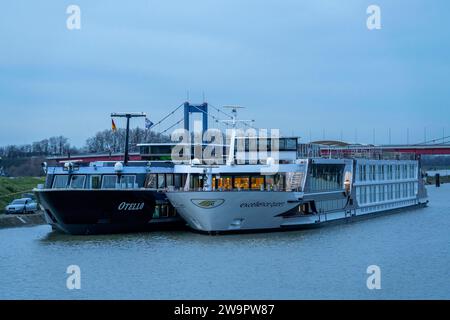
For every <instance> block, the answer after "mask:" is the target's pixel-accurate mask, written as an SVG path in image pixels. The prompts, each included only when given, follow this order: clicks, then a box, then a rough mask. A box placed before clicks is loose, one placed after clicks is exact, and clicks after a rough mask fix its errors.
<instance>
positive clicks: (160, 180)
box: [158, 173, 166, 189]
mask: <svg viewBox="0 0 450 320" xmlns="http://www.w3.org/2000/svg"><path fill="white" fill-rule="evenodd" d="M165 187H166V179H165V177H164V174H163V173H161V174H158V189H164V188H165Z"/></svg>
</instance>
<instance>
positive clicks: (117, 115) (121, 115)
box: [111, 112, 146, 166]
mask: <svg viewBox="0 0 450 320" xmlns="http://www.w3.org/2000/svg"><path fill="white" fill-rule="evenodd" d="M138 117H146V114H145V113H144V112H114V113H111V118H126V119H127V129H126V131H125V153H124V155H123V165H124V166H126V165H127V163H128V154H129V152H128V147H129V146H128V144H129V143H128V141H129V137H130V119H131V118H138Z"/></svg>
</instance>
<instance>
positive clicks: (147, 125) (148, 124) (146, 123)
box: [145, 118, 153, 130]
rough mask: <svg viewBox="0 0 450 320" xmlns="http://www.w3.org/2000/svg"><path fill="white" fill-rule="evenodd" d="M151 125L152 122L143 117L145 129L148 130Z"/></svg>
mask: <svg viewBox="0 0 450 320" xmlns="http://www.w3.org/2000/svg"><path fill="white" fill-rule="evenodd" d="M152 126H153V122H151V121H150V120H149V119H147V118H145V129H146V130H149V129H150V128H151V127H152Z"/></svg>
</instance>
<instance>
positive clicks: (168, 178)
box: [166, 173, 174, 187]
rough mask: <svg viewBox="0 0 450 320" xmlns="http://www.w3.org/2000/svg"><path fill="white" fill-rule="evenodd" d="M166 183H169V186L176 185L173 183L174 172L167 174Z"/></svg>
mask: <svg viewBox="0 0 450 320" xmlns="http://www.w3.org/2000/svg"><path fill="white" fill-rule="evenodd" d="M166 184H167V187H171V186H172V187H173V186H174V185H173V174H170V173H168V174H166Z"/></svg>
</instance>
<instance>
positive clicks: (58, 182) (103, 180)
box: [52, 174, 138, 189]
mask: <svg viewBox="0 0 450 320" xmlns="http://www.w3.org/2000/svg"><path fill="white" fill-rule="evenodd" d="M137 187H138V185H137V183H136V176H135V175H121V176H118V175H103V177H102V176H101V175H83V174H74V175H70V181H69V175H55V177H54V179H53V185H52V188H53V189H64V188H71V189H133V188H137Z"/></svg>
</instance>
